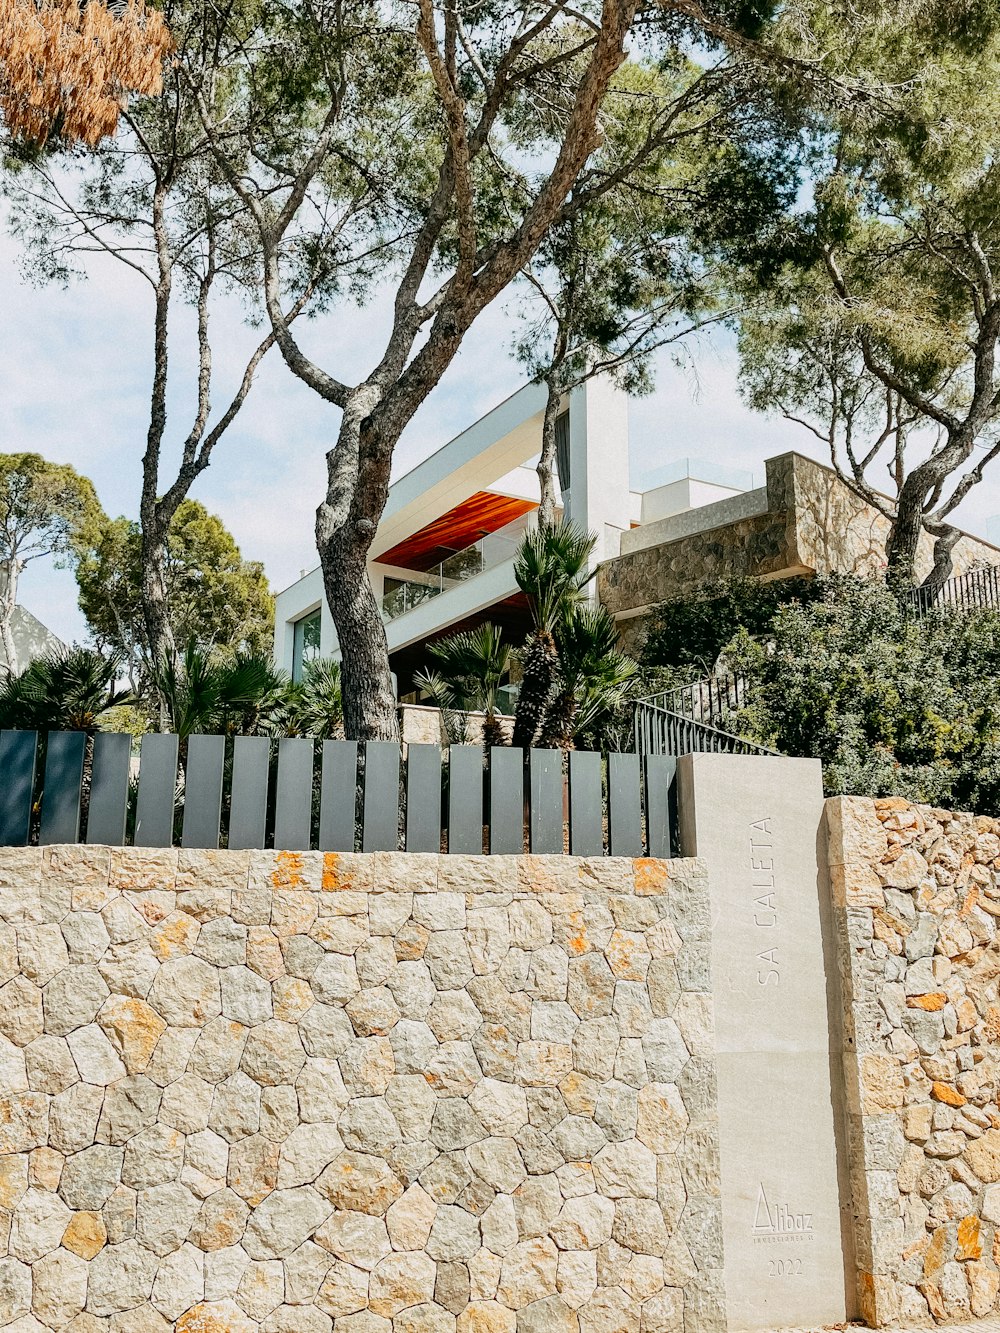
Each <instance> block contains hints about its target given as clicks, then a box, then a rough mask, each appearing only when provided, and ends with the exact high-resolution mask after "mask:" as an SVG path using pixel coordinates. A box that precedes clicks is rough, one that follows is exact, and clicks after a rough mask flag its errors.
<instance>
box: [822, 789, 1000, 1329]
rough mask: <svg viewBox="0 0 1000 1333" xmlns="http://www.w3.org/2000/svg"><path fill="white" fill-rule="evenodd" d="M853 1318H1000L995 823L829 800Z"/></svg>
mask: <svg viewBox="0 0 1000 1333" xmlns="http://www.w3.org/2000/svg"><path fill="white" fill-rule="evenodd" d="M827 822H828V827H829V848H830V863H831V879H832V886H833V892H834V900H835V905H836V919H837V923H838V935H839V965H840V971H841V978H842V984H843V988H844V995H845V1009H846V1023H847V1033H846V1038H847V1040H846V1050H847V1052H848V1054H847V1055H846V1057H845V1065H846V1068H845V1074H846V1080H847V1086H848V1102H849V1106H850V1130H849V1137H850V1146H851V1154H850V1155H851V1165H852V1172H851V1183H852V1194H853V1204H854V1210H855V1231H856V1248H857V1253H858V1266H859V1269H860V1270H861V1271H860V1276H859V1294H860V1299H861V1305H862V1313H863V1314H864V1316H865V1317H866V1319H868V1321H869V1322H870V1323H872V1324H874V1325H877V1326H882V1325H884V1324H887V1323H891V1322H894V1321H895V1320H896V1319H901V1320H903V1321H907V1320H913V1321H918V1320H922V1321H923V1322H925V1323H926V1322H931V1321H934V1322H945V1321H949V1320H954V1319H959V1318H963V1317H964V1318H968V1317H969V1316H970V1315H975V1316H984V1315H989V1314H991V1313H994V1314H995V1313H996V1312H997V1311H998V1310H1000V1302H998V1292H1000V1106H998V1101H997V1097H998V1092H1000V1062H998V1046H997V1043H998V1041H1000V996H998V986H997V983H998V978H1000V942H998V939H997V918H998V917H1000V822H998V821H996V820H993V819H986V818H977V817H975V816H973V815H968V814H952V813H949V812H947V811H943V810H936V809H930V808H928V807H926V806H916V805H911V804H909V803H908V802H906V801H904V800H900V799H891V800H882V801H871V800H864V799H861V798H858V797H842V798H837V799H835V800H831V801H828V802H827Z"/></svg>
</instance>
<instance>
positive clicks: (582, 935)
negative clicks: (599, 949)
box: [566, 912, 590, 958]
mask: <svg viewBox="0 0 1000 1333" xmlns="http://www.w3.org/2000/svg"><path fill="white" fill-rule="evenodd" d="M566 922H567V925H568V927H569V928H568V930H567V933H566V950H567V952H568V953H571V954H573V955H574V956H575V957H577V958H579V957H580V955H581V954H585V953H586V952H587V951H588V949H589V948H590V938H589V936H588V935H587V923H586V921H585V920H584V917H583V913H582V912H570V913H568V915H567V917H566Z"/></svg>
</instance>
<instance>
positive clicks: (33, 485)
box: [0, 453, 104, 674]
mask: <svg viewBox="0 0 1000 1333" xmlns="http://www.w3.org/2000/svg"><path fill="white" fill-rule="evenodd" d="M103 517H104V515H103V512H102V510H101V506H100V504H99V503H98V499H97V494H96V492H95V491H94V487H93V484H92V483H91V481H90V480H89V479H88V478H87V477H82V476H81V475H80V474H79V473H78V472H77V471H76V470H75V468H72V467H70V466H69V465H68V464H66V463H50V462H48V461H47V459H44V458H42V456H41V454H31V453H24V454H0V642H2V644H3V649H4V656H5V657H6V659H7V667H8V670H9V671H11V672H12V673H14V674H16V673H17V671H18V669H19V668H20V666H21V665H22V664H21V663H20V662H18V657H17V649H16V647H15V644H14V635H13V630H12V626H11V622H12V618H13V615H14V607H15V606H16V604H17V593H18V582H19V579H20V576H21V574H22V573H23V571H24V569H25V567H26V566H27V565H28V564H29V562H30V561H32V560H39V559H41V558H43V557H45V556H48V557H51V558H52V559H54V560H55V561H56V563H57V564H73V563H75V562H76V561H77V560H78V559H79V557H80V554H81V552H82V551H83V550H84V549H85V548H86V546H87V544H88V543H89V542H91V541H92V540H93V539H94V536H95V534H96V533H97V532H98V531H99V529H100V525H101V522H102V520H103Z"/></svg>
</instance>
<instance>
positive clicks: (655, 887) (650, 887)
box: [632, 856, 670, 898]
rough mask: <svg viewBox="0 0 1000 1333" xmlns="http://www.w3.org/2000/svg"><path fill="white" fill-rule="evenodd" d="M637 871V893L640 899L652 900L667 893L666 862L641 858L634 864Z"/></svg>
mask: <svg viewBox="0 0 1000 1333" xmlns="http://www.w3.org/2000/svg"><path fill="white" fill-rule="evenodd" d="M632 864H633V867H634V869H635V891H636V894H637V895H638V896H639V897H640V898H652V897H655V896H658V895H659V894H661V893H666V891H667V881H668V880H669V878H670V876H669V874H668V872H667V863H666V861H660V860H657V859H656V858H654V857H651V856H641V857H638V858H636V860H634V861H633V862H632Z"/></svg>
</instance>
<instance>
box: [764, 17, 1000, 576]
mask: <svg viewBox="0 0 1000 1333" xmlns="http://www.w3.org/2000/svg"><path fill="white" fill-rule="evenodd" d="M793 18H794V21H793ZM779 31H780V34H781V36H782V38H783V40H784V41H785V42H786V44H787V47H788V49H789V50H790V51H792V52H794V53H795V54H796V55H797V56H799V57H801V58H803V59H806V60H809V61H813V62H816V63H819V64H820V65H822V66H823V67H825V68H826V69H827V70H828V72H829V73H830V74H831V76H832V78H833V79H834V80H836V81H837V82H838V83H839V84H840V86H842V87H846V86H848V85H849V84H853V85H855V86H856V87H857V88H858V89H859V90H860V95H858V96H853V97H842V98H840V99H834V101H833V102H832V103H831V104H828V105H826V106H822V105H821V106H819V107H809V108H806V109H805V112H804V120H805V123H806V125H807V134H806V139H807V144H808V148H809V151H810V155H811V164H810V169H811V174H812V176H813V179H814V188H813V198H812V201H811V205H810V206H809V207H807V208H805V209H802V210H801V211H799V212H795V213H792V214H790V215H789V217H788V218H787V219H786V221H785V223H784V225H783V227H782V229H781V230H780V231H778V232H776V233H774V234H773V235H772V237H771V238H770V239H771V242H772V244H771V246H770V252H769V253H768V255H767V263H766V272H765V274H764V277H765V279H766V280H767V283H770V284H771V285H769V286H768V287H767V291H766V295H765V299H764V301H763V302H761V303H759V304H757V305H756V306H755V307H754V308H753V311H752V313H751V314H749V315H748V316H747V317H745V318H744V320H743V323H742V336H741V350H742V355H743V378H744V384H745V387H746V391H747V394H748V396H749V399H750V401H751V403H752V404H753V405H754V406H757V407H761V408H772V409H777V410H780V411H781V412H783V413H784V414H785V415H786V416H788V417H790V418H792V419H794V420H798V421H800V422H801V423H802V424H803V425H804V426H806V427H807V428H808V429H809V430H811V431H812V432H813V433H814V434H815V435H816V436H818V437H819V438H820V439H821V440H822V441H823V443H824V445H825V446H826V447H827V449H828V450H829V452H830V456H831V458H832V461H833V463H834V466H835V467H836V468H837V469H838V471H839V472H840V474H841V476H842V477H843V479H844V480H845V481H846V482H847V483H848V484H849V485H850V486H852V487H853V488H854V489H855V490H856V491H857V492H858V493H859V494H860V495H861V496H862V497H863V498H864V499H865V500H867V501H868V502H869V503H870V504H872V505H873V506H874V507H875V508H876V509H878V510H880V511H881V512H882V513H883V514H884V515H885V516H886V517H887V518H888V519H889V522H890V525H891V532H890V537H889V541H888V551H887V558H888V574H889V577H890V579H891V580H892V581H894V582H896V583H898V584H901V585H909V584H912V583H913V582H914V580H915V561H916V556H917V548H918V542H919V539H920V534H921V532H922V531H923V530H926V531H927V532H929V533H931V534H932V535H933V537H934V538H935V563H934V568H933V570H932V571H931V574H930V575H929V581H930V582H931V583H932V584H939V583H941V582H943V581H944V579H945V578H947V576H948V574H949V572H950V569H951V550H952V547H953V546H954V543H955V542H956V540H957V538H958V535H959V534H958V532H957V530H956V529H955V527H954V526H953V524H952V522H951V517H952V515H953V514H954V511H955V509H956V508H957V507H958V505H959V504H960V503H961V502H962V500H963V499H964V498H965V496H966V495H967V494H968V493H969V491H970V490H971V488H972V487H974V486H975V485H977V484H978V482H979V481H980V480H981V478H982V476H983V473H984V469H985V468H986V467H987V466H988V465H989V464H990V463H991V462H992V461H993V460H994V459H995V458H996V456H997V454H998V453H1000V367H998V365H997V354H998V350H1000V170H998V165H997V163H998V159H1000V108H998V104H997V100H996V96H995V88H996V82H997V77H998V74H1000V16H998V14H997V12H996V6H995V5H993V4H987V3H979V2H978V0H977V2H976V3H969V4H965V5H952V4H947V5H946V4H943V3H941V2H940V0H921V2H920V3H917V2H916V0H907V3H903V4H900V5H892V6H887V5H883V4H875V3H863V4H861V5H851V6H847V5H841V4H834V5H830V4H820V3H818V2H817V3H813V4H812V5H811V7H808V8H806V9H805V10H804V11H798V12H797V13H795V14H794V15H793V14H792V13H790V14H789V16H787V17H786V18H785V19H783V20H782V23H781V25H780V26H779ZM776 257H777V258H778V259H779V260H780V258H782V257H783V258H784V259H785V260H786V261H787V262H785V263H784V264H783V265H781V264H780V262H779V263H776ZM776 270H777V274H776ZM744 276H746V270H745V271H744ZM759 277H760V269H759V268H757V269H754V270H751V280H750V284H749V285H750V286H751V287H753V286H754V285H755V284H756V283H757V280H758V279H759ZM886 492H888V494H886Z"/></svg>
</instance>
